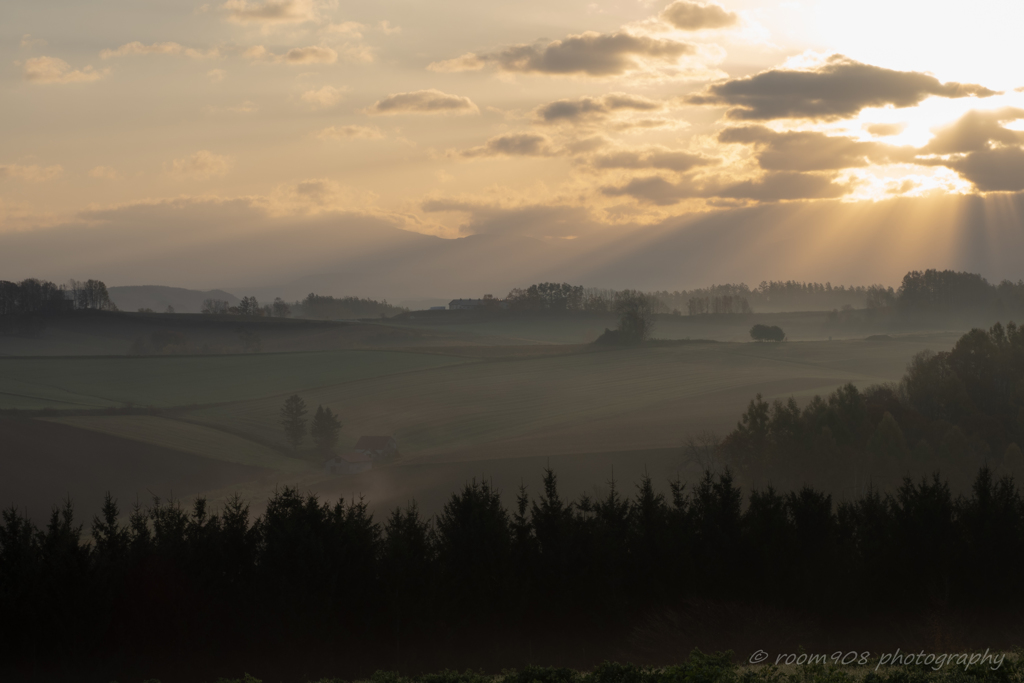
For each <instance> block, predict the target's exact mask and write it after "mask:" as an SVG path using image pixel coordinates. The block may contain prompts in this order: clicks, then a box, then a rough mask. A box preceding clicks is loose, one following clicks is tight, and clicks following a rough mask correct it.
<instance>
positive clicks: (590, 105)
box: [536, 93, 664, 123]
mask: <svg viewBox="0 0 1024 683" xmlns="http://www.w3.org/2000/svg"><path fill="white" fill-rule="evenodd" d="M663 107H664V104H663V103H661V102H658V101H657V100H651V99H648V98H646V97H641V96H639V95H628V94H626V93H610V94H608V95H602V96H601V97H580V98H577V99H575V100H555V101H554V102H550V103H548V104H545V105H543V106H541V107H538V108H537V110H536V115H537V118H538V119H540V120H541V121H543V122H544V123H563V122H567V123H578V122H580V121H583V120H591V119H604V118H606V117H607V116H608V115H609V114H612V113H613V112H616V111H622V110H626V111H657V110H659V109H662V108H663Z"/></svg>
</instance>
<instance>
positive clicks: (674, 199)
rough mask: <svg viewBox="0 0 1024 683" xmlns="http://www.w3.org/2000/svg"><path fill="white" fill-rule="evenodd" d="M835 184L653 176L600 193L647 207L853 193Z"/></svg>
mask: <svg viewBox="0 0 1024 683" xmlns="http://www.w3.org/2000/svg"><path fill="white" fill-rule="evenodd" d="M835 180H836V177H835V174H824V175H822V174H816V173H794V172H787V171H772V172H769V173H766V174H765V175H764V176H763V177H761V178H759V179H757V180H743V181H740V182H729V181H726V182H723V181H722V180H721V179H712V180H709V181H707V182H704V183H703V184H697V183H696V182H695V181H694V180H693V179H692V178H689V177H684V178H683V179H681V180H680V181H678V182H673V181H670V180H667V179H665V178H663V177H661V176H657V175H655V176H646V177H640V178H633V179H632V180H630V181H629V182H628V183H626V184H625V185H621V186H605V187H602V188H601V193H602V194H604V195H605V196H608V197H620V196H628V197H632V198H634V199H636V200H638V201H640V202H644V203H648V204H655V205H658V206H669V205H672V204H677V203H679V202H681V201H682V200H684V199H694V198H711V197H719V198H725V199H749V200H755V201H759V202H776V201H783V200H796V199H833V198H836V197H842V196H843V195H846V194H849V193H850V192H851V191H852V190H853V186H852V184H851V183H847V184H845V185H843V184H838V183H836V182H835Z"/></svg>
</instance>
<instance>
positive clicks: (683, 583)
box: [0, 470, 1024, 664]
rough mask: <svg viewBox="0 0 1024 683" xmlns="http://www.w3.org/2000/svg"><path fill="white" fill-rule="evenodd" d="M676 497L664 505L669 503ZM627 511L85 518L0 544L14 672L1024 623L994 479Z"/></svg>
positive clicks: (1011, 541) (1007, 500)
mask: <svg viewBox="0 0 1024 683" xmlns="http://www.w3.org/2000/svg"><path fill="white" fill-rule="evenodd" d="M666 494H667V495H666ZM666 494H663V493H660V492H659V491H657V490H656V487H655V485H654V484H653V483H652V482H651V481H650V480H649V479H645V480H643V481H641V482H640V483H639V484H638V485H637V486H636V490H635V492H634V493H633V494H632V495H630V496H628V497H627V496H624V495H622V493H620V491H619V490H618V489H617V488H616V487H615V486H614V485H613V486H611V487H610V489H609V493H608V494H607V495H606V496H603V497H602V498H600V499H593V498H590V497H588V496H583V497H581V498H580V499H578V500H575V501H572V502H570V501H567V500H565V499H564V498H563V497H562V496H561V495H560V494H559V492H558V490H557V486H556V479H555V475H554V474H553V473H552V472H550V471H548V472H547V476H546V477H545V480H544V490H543V491H542V492H540V493H539V495H536V496H530V495H529V492H528V491H526V490H520V491H519V492H518V494H517V495H515V496H514V500H513V501H510V502H511V506H506V504H505V503H504V502H503V500H502V498H501V495H500V494H499V491H497V490H495V489H494V488H492V487H491V486H490V485H489V484H487V483H486V482H485V483H475V482H474V483H472V484H468V485H466V486H465V487H464V488H463V489H462V490H461V491H459V492H457V493H455V494H453V495H452V496H451V498H450V500H449V501H448V503H447V504H446V505H445V506H444V509H443V511H442V512H441V513H440V514H438V515H437V516H436V517H433V518H430V519H425V518H424V517H423V516H421V515H420V514H419V513H418V512H417V510H416V508H415V507H409V508H407V509H402V510H395V511H394V512H393V513H392V514H390V515H389V516H388V517H387V518H386V519H384V520H375V519H373V517H372V515H371V514H370V513H369V512H368V509H367V507H366V505H365V504H364V503H363V502H362V501H347V502H345V501H338V502H337V503H334V504H328V503H326V502H323V501H320V500H318V499H317V498H316V497H315V496H312V495H300V494H299V493H298V492H297V491H296V490H294V489H284V490H282V491H280V492H279V493H277V494H276V495H275V496H274V497H273V498H272V499H271V500H270V501H269V503H268V505H267V508H266V511H265V512H264V513H263V514H262V515H260V516H258V517H257V518H256V519H254V520H253V519H251V518H250V513H249V509H248V507H247V505H246V504H245V503H244V502H243V501H241V500H240V499H237V498H236V499H234V500H232V501H230V502H229V503H227V504H226V505H225V506H224V507H223V508H222V509H220V510H218V511H217V512H216V513H213V512H211V510H210V509H209V508H208V506H207V504H206V503H205V501H203V500H199V501H197V502H196V503H195V504H194V506H193V507H192V508H191V510H187V509H184V508H182V507H181V506H179V505H178V504H173V503H170V504H169V503H161V502H159V501H155V502H154V504H153V505H152V506H150V507H148V508H140V507H136V508H135V509H134V510H133V511H132V512H131V514H130V515H129V516H128V518H127V521H126V522H123V521H121V514H120V510H119V509H118V507H117V505H116V503H115V501H113V500H109V499H108V501H107V504H106V506H105V508H104V510H103V514H102V515H101V516H99V517H97V518H96V519H94V520H93V522H92V525H91V529H90V531H91V533H89V534H86V533H85V532H84V530H83V528H82V526H81V525H80V524H79V523H77V522H76V520H75V519H74V514H73V509H72V506H71V504H70V503H69V504H67V505H66V506H64V507H63V508H59V509H55V510H54V512H53V515H52V517H51V519H50V521H49V523H48V524H47V525H46V526H45V528H43V529H37V528H36V527H35V526H34V525H33V523H32V522H31V521H30V520H29V519H27V518H26V517H25V516H24V515H22V514H20V513H18V512H17V511H16V510H13V509H9V510H7V511H5V512H4V513H3V520H2V524H0V613H2V614H3V615H4V618H3V619H2V620H0V661H2V662H7V663H8V664H12V663H13V664H16V663H19V662H20V663H26V662H37V663H38V662H49V661H54V659H55V658H56V659H61V658H70V659H72V660H75V661H85V660H88V659H89V658H101V659H102V658H118V657H124V656H127V655H128V654H129V653H131V654H133V655H135V656H143V655H145V654H147V653H150V654H153V655H154V656H156V654H159V653H167V652H174V651H178V650H181V651H189V649H191V648H205V649H209V648H217V649H219V650H225V651H228V650H231V649H232V648H239V647H242V648H245V647H254V646H266V647H269V646H273V647H285V646H288V645H289V644H296V643H302V644H304V645H310V644H316V643H333V645H331V646H332V647H335V648H342V649H344V648H352V649H354V650H356V649H359V648H361V647H364V646H366V644H372V645H374V646H383V645H388V646H390V644H392V643H397V642H403V641H404V642H409V641H410V640H411V641H415V640H416V639H417V638H423V637H438V636H439V634H440V635H443V636H445V637H457V636H459V635H460V634H469V633H475V634H479V633H486V632H489V629H494V628H509V627H516V628H524V629H531V628H532V629H537V628H542V629H543V628H556V627H558V626H559V625H561V626H564V627H569V626H570V625H572V624H588V623H590V624H593V623H602V624H607V625H608V628H610V629H615V628H618V626H617V625H622V624H626V623H628V622H629V621H630V620H631V619H634V618H637V617H639V616H641V615H643V614H645V613H647V612H648V611H649V610H652V609H661V608H664V607H666V606H671V605H673V604H677V603H679V602H680V601H685V600H688V599H692V598H694V597H699V598H702V599H710V600H720V601H729V602H739V603H768V604H776V605H785V606H787V607H790V608H796V609H802V610H808V611H811V612H814V613H816V614H819V615H825V616H828V615H835V614H867V613H871V612H872V611H873V610H884V611H888V612H892V611H894V610H895V611H902V612H906V613H914V612H917V611H920V610H927V609H933V608H935V607H957V606H965V605H971V606H972V607H976V608H984V609H989V610H992V611H994V612H999V611H1004V612H1005V611H1007V610H1019V609H1020V608H1021V607H1022V606H1024V585H1022V583H1021V582H1020V580H1019V568H1020V567H1021V566H1022V565H1024V501H1022V499H1021V496H1020V494H1019V492H1018V490H1017V487H1016V486H1015V484H1014V483H1013V482H1012V480H1010V479H1003V480H1000V481H994V480H993V478H992V476H991V474H990V473H989V472H988V471H987V470H982V471H981V472H980V473H979V474H978V476H977V480H976V482H975V484H974V487H973V491H972V493H971V494H970V495H968V496H962V497H954V496H953V495H952V494H951V493H950V490H949V487H948V486H947V485H946V484H945V483H944V482H943V481H942V480H941V479H939V478H938V477H936V478H934V479H932V480H921V481H916V482H913V481H909V480H908V481H906V482H905V483H904V484H903V485H902V486H901V487H900V488H899V489H898V490H897V491H895V492H894V493H893V494H891V495H882V494H879V493H877V492H871V493H869V494H867V495H865V496H863V497H861V498H859V499H856V500H852V501H848V502H843V503H841V504H836V503H835V502H834V501H833V500H832V499H831V497H830V496H828V495H825V494H822V493H820V492H818V491H815V490H812V489H809V488H804V489H802V490H798V491H795V492H792V493H785V494H783V493H780V492H777V491H774V490H771V489H764V490H757V491H752V492H750V494H749V495H748V496H744V495H743V493H742V492H741V490H740V489H739V488H737V486H736V485H735V484H734V482H733V480H732V478H731V476H730V475H729V474H728V473H726V474H724V475H722V476H718V477H713V476H711V475H706V476H705V477H704V478H703V479H702V480H701V481H699V482H698V483H697V484H696V485H695V486H692V487H687V486H684V485H683V484H681V483H678V482H676V483H671V484H670V485H669V486H668V487H667V492H666Z"/></svg>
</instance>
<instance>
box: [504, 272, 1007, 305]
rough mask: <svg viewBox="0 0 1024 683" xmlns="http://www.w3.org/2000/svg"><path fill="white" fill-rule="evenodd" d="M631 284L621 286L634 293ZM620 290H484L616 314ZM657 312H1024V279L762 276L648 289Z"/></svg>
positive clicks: (547, 285) (546, 285)
mask: <svg viewBox="0 0 1024 683" xmlns="http://www.w3.org/2000/svg"><path fill="white" fill-rule="evenodd" d="M630 291H633V290H624V292H630ZM622 295H623V294H622V292H619V291H616V290H614V289H601V288H596V287H583V286H582V285H571V284H568V283H564V282H563V283H556V282H541V283H537V284H534V285H530V286H529V287H526V288H514V289H512V290H511V291H510V292H509V294H508V296H507V297H506V298H505V299H504V301H499V300H497V299H494V298H493V297H485V301H484V303H485V307H487V304H490V308H492V309H493V310H513V311H515V310H519V311H555V312H564V311H587V312H593V313H612V312H614V311H615V308H616V305H617V303H616V302H617V300H618V298H619V297H620V296H622ZM646 295H647V296H648V297H649V298H650V305H651V309H652V311H653V312H654V313H655V314H675V315H683V314H685V315H691V316H692V315H708V314H711V315H731V314H748V313H752V312H755V311H761V312H768V311H822V310H825V311H827V310H840V309H846V310H849V309H854V308H868V309H872V310H874V311H878V310H880V309H886V310H889V311H891V312H893V313H896V314H898V315H900V316H902V317H909V316H914V315H922V314H928V313H957V312H978V311H983V312H985V313H990V314H996V315H1009V314H1015V313H1024V281H1019V282H1016V283H1014V282H1011V281H1009V280H1003V281H1002V282H1000V283H999V284H998V285H993V284H990V283H989V282H988V281H987V280H985V278H983V277H982V276H981V275H978V274H976V273H966V272H956V271H952V270H944V271H939V270H925V271H911V272H909V273H907V274H906V275H905V276H904V278H903V280H902V282H901V284H900V286H899V287H898V288H896V289H894V288H893V287H886V286H884V285H871V286H849V287H847V286H844V285H838V286H833V285H832V283H830V282H826V283H824V284H822V283H818V282H798V281H794V280H786V281H781V280H780V281H764V282H761V284H759V285H758V286H757V287H754V288H751V287H749V286H748V285H746V284H745V283H740V284H723V285H712V286H710V287H703V288H696V289H691V290H676V291H668V290H660V291H651V292H646Z"/></svg>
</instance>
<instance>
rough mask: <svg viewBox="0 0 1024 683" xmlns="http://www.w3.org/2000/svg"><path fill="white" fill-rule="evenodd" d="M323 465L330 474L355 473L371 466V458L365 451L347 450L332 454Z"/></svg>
mask: <svg viewBox="0 0 1024 683" xmlns="http://www.w3.org/2000/svg"><path fill="white" fill-rule="evenodd" d="M324 466H325V468H326V469H327V471H328V472H329V473H331V474H355V473H356V472H365V471H366V470H368V469H370V468H372V467H373V458H372V457H370V456H369V455H367V454H366V453H360V452H359V451H349V452H348V453H342V454H340V455H336V456H334V457H333V458H331V459H330V460H328V461H327V462H326V463H324Z"/></svg>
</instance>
